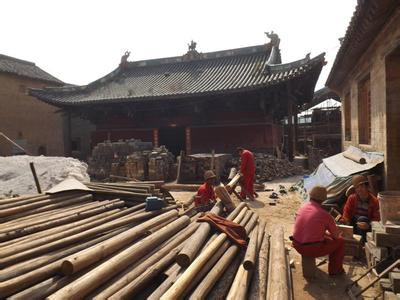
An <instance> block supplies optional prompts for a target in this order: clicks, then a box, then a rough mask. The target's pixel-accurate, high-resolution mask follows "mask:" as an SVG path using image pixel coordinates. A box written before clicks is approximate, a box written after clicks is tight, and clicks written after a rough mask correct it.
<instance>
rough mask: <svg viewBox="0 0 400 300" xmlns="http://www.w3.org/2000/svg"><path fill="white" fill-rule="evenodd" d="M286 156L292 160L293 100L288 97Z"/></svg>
mask: <svg viewBox="0 0 400 300" xmlns="http://www.w3.org/2000/svg"><path fill="white" fill-rule="evenodd" d="M287 101H288V125H287V126H288V131H287V132H288V142H287V144H288V150H287V151H288V153H287V155H288V158H289V160H290V161H293V158H294V134H293V132H294V130H293V102H292V101H293V100H292V99H291V98H290V97H289V98H288V100H287Z"/></svg>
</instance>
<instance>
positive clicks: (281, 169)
mask: <svg viewBox="0 0 400 300" xmlns="http://www.w3.org/2000/svg"><path fill="white" fill-rule="evenodd" d="M254 159H255V164H256V179H257V181H258V182H264V181H271V180H274V179H277V178H284V177H289V176H293V175H301V174H304V170H303V168H302V167H300V166H298V165H296V164H294V163H291V162H290V161H288V160H287V159H279V158H277V157H275V156H273V155H270V154H266V153H254ZM228 165H233V166H240V161H239V158H238V157H236V158H233V159H232V161H231V163H230V164H228ZM225 173H226V174H228V173H229V170H226V171H225Z"/></svg>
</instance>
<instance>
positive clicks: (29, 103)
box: [0, 55, 65, 156]
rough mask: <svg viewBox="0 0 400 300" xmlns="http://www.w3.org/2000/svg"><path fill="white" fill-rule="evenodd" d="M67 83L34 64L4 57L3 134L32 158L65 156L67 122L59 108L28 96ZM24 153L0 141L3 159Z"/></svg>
mask: <svg viewBox="0 0 400 300" xmlns="http://www.w3.org/2000/svg"><path fill="white" fill-rule="evenodd" d="M62 85H63V82H62V81H60V80H58V79H57V78H55V77H54V76H52V75H50V74H48V73H46V72H45V71H43V70H42V69H40V68H39V67H37V66H36V65H35V64H34V63H32V62H29V61H25V60H21V59H17V58H14V57H10V56H6V55H0V132H1V133H3V134H4V135H6V136H8V137H9V138H10V139H12V140H13V141H15V142H16V143H17V144H19V145H20V146H21V147H22V148H24V149H25V150H26V151H27V152H28V153H29V154H32V155H41V154H43V155H57V156H62V155H64V153H65V151H64V118H63V116H62V115H61V114H60V113H57V111H58V110H59V109H58V108H57V107H55V106H52V105H50V104H47V103H44V102H42V101H37V99H36V98H34V97H32V96H30V95H28V93H27V92H28V88H45V87H48V86H53V87H58V86H62ZM21 153H22V151H21V150H20V149H19V148H18V147H16V146H14V145H12V144H11V143H10V142H9V141H7V140H6V139H5V138H4V137H0V155H1V156H8V155H16V154H21Z"/></svg>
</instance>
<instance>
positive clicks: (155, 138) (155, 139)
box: [153, 128, 159, 147]
mask: <svg viewBox="0 0 400 300" xmlns="http://www.w3.org/2000/svg"><path fill="white" fill-rule="evenodd" d="M158 134H159V133H158V128H154V129H153V146H154V147H159V135H158Z"/></svg>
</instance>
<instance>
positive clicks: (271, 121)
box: [30, 32, 325, 158]
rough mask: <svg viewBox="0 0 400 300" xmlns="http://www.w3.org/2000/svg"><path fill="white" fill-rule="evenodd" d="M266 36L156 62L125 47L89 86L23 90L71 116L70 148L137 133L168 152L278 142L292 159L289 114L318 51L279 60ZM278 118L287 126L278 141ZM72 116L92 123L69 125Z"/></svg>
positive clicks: (308, 96) (299, 101) (319, 61)
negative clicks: (251, 42) (109, 69)
mask: <svg viewBox="0 0 400 300" xmlns="http://www.w3.org/2000/svg"><path fill="white" fill-rule="evenodd" d="M267 35H268V37H269V38H270V39H271V41H270V42H269V43H267V44H263V45H258V46H251V47H245V48H238V49H231V50H224V51H217V52H208V53H201V52H198V50H197V49H196V43H195V42H193V41H192V43H190V44H189V45H188V46H189V47H188V48H189V49H188V52H187V53H185V54H184V55H181V56H176V57H168V58H161V59H150V60H142V61H128V56H129V52H127V53H125V55H124V56H123V57H122V58H121V63H120V65H119V66H118V67H117V68H116V69H115V70H114V71H112V72H111V73H109V74H108V75H106V76H104V77H103V78H100V79H98V80H96V81H94V82H92V83H90V84H88V85H85V86H69V87H61V88H43V89H32V90H30V94H31V95H33V96H35V97H37V98H38V99H40V100H42V101H44V102H46V103H49V104H51V105H55V106H58V107H60V108H61V109H62V110H63V111H64V112H65V113H66V114H67V115H68V116H70V118H69V119H70V126H69V128H70V129H69V133H68V134H69V137H70V143H71V146H72V148H71V149H70V150H72V151H79V150H80V149H78V148H79V147H81V148H83V144H84V143H90V147H93V146H94V145H96V144H97V143H99V142H102V141H104V140H112V141H117V140H119V139H129V138H138V139H142V140H144V141H152V142H153V144H154V145H156V146H157V145H166V146H167V148H168V149H169V150H170V151H171V152H173V153H174V154H179V152H180V151H182V150H184V151H186V153H188V154H190V153H199V152H210V151H211V150H212V149H214V150H215V151H217V152H232V151H234V149H235V148H236V147H237V146H239V145H244V146H246V147H248V148H251V149H253V150H255V151H271V152H272V151H277V149H278V151H280V150H282V147H283V150H284V151H285V152H286V153H287V154H288V156H289V157H293V155H294V153H295V151H296V150H295V145H296V130H295V127H296V123H297V118H294V117H293V116H297V111H298V109H299V107H300V106H302V105H304V104H305V103H308V102H309V101H311V100H312V98H313V94H314V88H315V85H316V82H317V80H318V77H319V74H320V72H321V69H322V67H323V66H324V64H325V60H324V54H321V55H318V56H316V57H314V58H310V56H309V55H306V56H305V58H303V59H300V60H298V61H294V62H290V63H282V61H281V53H280V49H279V41H280V40H279V37H278V36H277V35H276V34H275V33H273V32H271V33H267ZM285 116H289V126H290V128H291V130H290V132H289V134H288V138H286V139H283V130H282V128H283V123H282V119H283V118H284V117H285ZM290 116H292V117H290ZM77 117H79V118H80V119H83V120H86V121H85V122H87V124H89V123H90V124H91V125H90V126H83V125H82V126H78V125H76V122H75V121H74V120H76V118H77ZM82 136H86V137H87V138H82ZM77 141H78V142H77ZM77 145H79V147H77ZM90 147H89V148H90ZM83 152H85V151H83ZM81 155H82V156H83V158H85V156H87V155H88V153H81Z"/></svg>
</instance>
